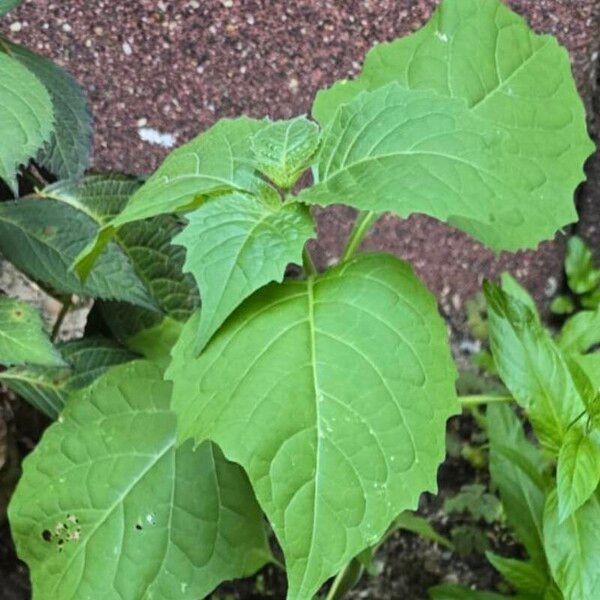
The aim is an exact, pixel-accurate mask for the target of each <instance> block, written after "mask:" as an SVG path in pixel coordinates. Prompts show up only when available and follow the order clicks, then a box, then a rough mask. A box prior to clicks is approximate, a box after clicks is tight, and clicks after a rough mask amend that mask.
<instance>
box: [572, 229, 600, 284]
mask: <svg viewBox="0 0 600 600" xmlns="http://www.w3.org/2000/svg"><path fill="white" fill-rule="evenodd" d="M565 271H566V272H567V282H568V284H569V287H570V288H571V290H572V291H573V292H574V293H575V294H585V293H586V292H591V291H592V290H593V289H594V288H596V287H597V286H598V284H599V283H600V269H596V267H595V263H594V257H593V256H592V252H591V251H590V249H589V248H588V247H587V245H586V243H585V242H584V241H583V240H582V239H581V238H580V237H579V236H576V235H574V236H572V237H570V238H569V241H568V242H567V256H566V257H565Z"/></svg>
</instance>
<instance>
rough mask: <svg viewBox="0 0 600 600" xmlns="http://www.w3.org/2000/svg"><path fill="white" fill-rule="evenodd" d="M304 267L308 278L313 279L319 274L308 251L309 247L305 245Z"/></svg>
mask: <svg viewBox="0 0 600 600" xmlns="http://www.w3.org/2000/svg"><path fill="white" fill-rule="evenodd" d="M302 266H303V267H304V274H305V275H306V276H307V277H311V276H313V275H316V274H317V269H316V268H315V263H314V262H313V260H312V257H311V255H310V252H309V251H308V246H307V245H306V244H305V245H304V250H302Z"/></svg>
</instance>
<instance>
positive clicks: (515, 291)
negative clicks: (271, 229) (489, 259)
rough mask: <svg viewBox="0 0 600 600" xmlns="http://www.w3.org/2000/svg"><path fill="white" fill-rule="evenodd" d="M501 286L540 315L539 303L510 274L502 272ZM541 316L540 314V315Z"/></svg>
mask: <svg viewBox="0 0 600 600" xmlns="http://www.w3.org/2000/svg"><path fill="white" fill-rule="evenodd" d="M500 287H501V288H502V289H503V290H504V291H505V292H506V293H507V294H510V295H511V296H512V297H513V298H516V299H517V300H519V302H522V303H523V304H524V305H525V306H527V308H529V309H530V310H531V312H533V313H534V314H535V315H538V310H537V305H536V303H535V300H534V299H533V298H532V297H531V294H530V293H529V292H528V291H527V290H526V289H525V288H524V287H523V286H522V285H521V284H520V283H519V282H518V281H517V280H516V279H515V278H514V277H513V276H512V275H511V274H510V273H507V272H504V273H502V275H501V276H500ZM538 316H539V315H538Z"/></svg>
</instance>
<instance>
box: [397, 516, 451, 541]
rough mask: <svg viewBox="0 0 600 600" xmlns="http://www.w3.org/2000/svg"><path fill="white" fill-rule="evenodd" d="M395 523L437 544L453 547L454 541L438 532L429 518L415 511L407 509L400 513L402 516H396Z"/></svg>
mask: <svg viewBox="0 0 600 600" xmlns="http://www.w3.org/2000/svg"><path fill="white" fill-rule="evenodd" d="M394 525H395V526H396V527H397V528H398V529H404V530H405V531H410V532H411V533H415V534H416V535H418V536H419V537H422V538H423V539H425V540H429V541H431V542H435V543H436V544H439V545H440V546H444V547H445V548H449V549H452V548H453V546H452V542H451V541H450V540H449V539H448V538H446V537H444V536H443V535H441V534H440V533H438V532H437V531H436V530H435V529H434V528H433V527H432V525H431V523H430V522H429V521H428V520H427V519H425V518H424V517H420V516H419V515H417V514H416V513H413V512H411V511H409V510H405V511H404V512H402V513H401V514H400V516H398V517H396V520H395V521H394Z"/></svg>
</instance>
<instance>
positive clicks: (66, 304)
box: [51, 296, 73, 342]
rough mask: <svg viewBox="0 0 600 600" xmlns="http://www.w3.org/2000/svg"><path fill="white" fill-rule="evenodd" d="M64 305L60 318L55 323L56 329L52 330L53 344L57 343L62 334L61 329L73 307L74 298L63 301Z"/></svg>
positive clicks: (69, 297)
mask: <svg viewBox="0 0 600 600" xmlns="http://www.w3.org/2000/svg"><path fill="white" fill-rule="evenodd" d="M62 303H63V304H62V308H61V309H60V312H59V313H58V317H57V318H56V321H55V323H54V327H53V328H52V336H51V338H52V341H53V342H56V340H57V339H58V334H59V333H60V328H61V326H62V324H63V321H64V320H65V317H66V316H67V314H68V313H69V311H70V310H71V308H72V307H73V296H67V297H66V298H64V299H63V301H62Z"/></svg>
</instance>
